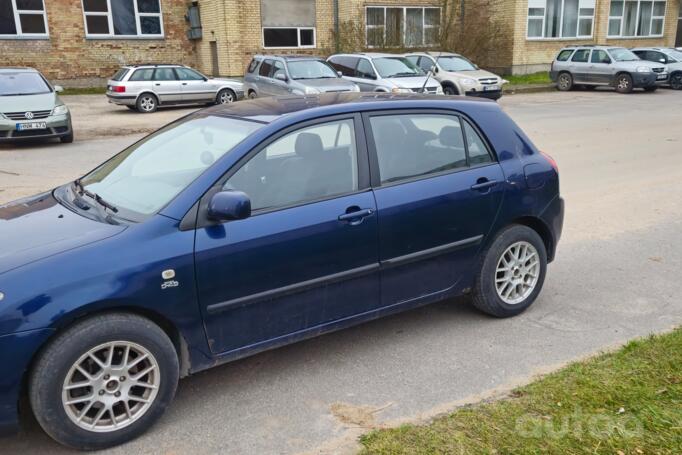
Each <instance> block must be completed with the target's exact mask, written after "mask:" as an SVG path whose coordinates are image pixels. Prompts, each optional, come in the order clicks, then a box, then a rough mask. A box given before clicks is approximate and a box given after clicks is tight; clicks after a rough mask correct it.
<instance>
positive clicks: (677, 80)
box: [632, 47, 682, 90]
mask: <svg viewBox="0 0 682 455" xmlns="http://www.w3.org/2000/svg"><path fill="white" fill-rule="evenodd" d="M632 52H634V53H635V54H637V56H638V57H639V58H641V59H642V60H648V61H650V62H656V63H662V64H664V65H665V66H666V68H667V69H668V74H669V75H670V76H668V83H669V84H670V88H672V89H674V90H682V51H678V50H677V49H674V48H671V47H638V48H636V49H633V50H632Z"/></svg>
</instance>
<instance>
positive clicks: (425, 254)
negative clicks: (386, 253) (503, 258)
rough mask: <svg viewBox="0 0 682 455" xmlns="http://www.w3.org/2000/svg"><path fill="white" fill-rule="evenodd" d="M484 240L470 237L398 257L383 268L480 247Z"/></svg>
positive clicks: (383, 262)
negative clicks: (471, 247) (476, 246)
mask: <svg viewBox="0 0 682 455" xmlns="http://www.w3.org/2000/svg"><path fill="white" fill-rule="evenodd" d="M481 240H483V235H482V234H481V235H477V236H475V237H469V238H468V239H463V240H458V241H457V242H452V243H447V244H445V245H440V246H436V247H433V248H429V249H428V250H421V251H417V252H416V253H410V254H406V255H404V256H397V257H394V258H391V259H386V260H385V261H381V267H382V268H384V267H395V266H398V265H403V264H407V263H410V262H414V261H418V260H421V259H427V258H429V257H432V256H438V255H440V254H445V253H449V252H450V251H455V250H459V249H461V248H466V247H468V246H473V245H478V244H479V243H481Z"/></svg>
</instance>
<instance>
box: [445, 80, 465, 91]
mask: <svg viewBox="0 0 682 455" xmlns="http://www.w3.org/2000/svg"><path fill="white" fill-rule="evenodd" d="M440 85H441V86H442V87H443V88H445V87H452V88H454V89H455V91H456V92H457V93H456V95H461V94H462V90H460V88H459V86H458V85H457V84H455V83H454V82H452V81H450V80H444V81H443V82H441V83H440Z"/></svg>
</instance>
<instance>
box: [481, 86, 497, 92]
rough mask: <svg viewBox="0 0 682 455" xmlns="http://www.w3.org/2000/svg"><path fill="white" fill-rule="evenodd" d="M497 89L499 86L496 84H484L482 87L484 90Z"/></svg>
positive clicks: (491, 90)
mask: <svg viewBox="0 0 682 455" xmlns="http://www.w3.org/2000/svg"><path fill="white" fill-rule="evenodd" d="M499 89H500V87H499V86H497V85H486V86H485V87H483V91H484V92H494V91H496V90H499Z"/></svg>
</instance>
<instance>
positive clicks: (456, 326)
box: [0, 90, 682, 455]
mask: <svg viewBox="0 0 682 455" xmlns="http://www.w3.org/2000/svg"><path fill="white" fill-rule="evenodd" d="M681 103H682V92H670V91H667V90H665V91H659V92H657V93H655V94H633V95H631V96H621V95H617V94H615V93H602V92H591V93H586V92H585V93H581V92H574V93H570V94H565V93H545V94H535V95H523V96H521V95H518V96H513V97H507V98H505V99H503V100H502V104H503V105H504V107H505V109H506V110H507V111H508V112H509V113H510V114H511V115H512V116H513V117H514V118H515V119H516V120H517V121H518V122H519V124H521V125H522V126H523V127H524V129H525V130H526V131H527V132H528V134H529V135H530V136H531V137H532V138H533V139H534V140H535V141H536V143H537V144H538V145H539V146H540V147H541V148H542V149H544V150H545V151H547V152H548V153H550V154H552V155H553V156H554V157H555V158H556V159H557V161H558V162H559V166H560V168H561V178H562V191H563V194H564V197H565V198H566V202H567V213H566V225H565V230H564V237H563V239H562V242H561V244H560V246H559V251H558V258H557V260H556V262H555V263H553V264H552V265H551V266H550V268H549V276H548V279H547V281H546V285H545V289H544V291H543V293H542V294H541V296H540V298H539V299H538V301H537V302H536V304H535V305H534V306H533V307H532V308H531V309H530V310H529V311H527V312H526V313H525V314H523V315H521V316H519V317H517V318H514V319H510V320H497V319H492V318H489V317H486V316H483V315H481V314H479V313H477V312H476V311H474V310H472V309H471V308H470V307H469V306H468V305H467V302H466V301H454V302H446V303H443V304H437V305H433V306H431V307H427V308H422V309H419V310H415V311H410V312H407V313H404V314H401V315H397V316H394V317H391V318H388V319H384V320H381V321H376V322H372V323H369V324H365V325H363V326H360V327H356V328H353V329H349V330H346V331H343V332H339V333H335V334H331V335H327V336H324V337H321V338H318V339H315V340H310V341H306V342H304V343H300V344H297V345H293V346H289V347H286V348H283V349H278V350H275V351H271V352H268V353H265V354H261V355H258V356H256V357H253V358H250V359H246V360H243V361H239V362H236V363H233V364H229V365H225V366H222V367H219V368H217V369H214V370H211V371H207V372H204V373H201V374H199V375H196V376H194V377H191V378H188V379H186V380H184V381H182V382H181V385H180V389H179V392H178V396H177V398H176V400H175V402H174V404H173V405H172V407H171V409H170V410H169V412H168V414H167V415H166V416H165V418H163V420H162V421H161V422H160V423H159V424H158V425H157V426H156V427H155V428H153V430H152V431H151V432H149V433H148V434H146V435H145V436H143V437H141V438H140V439H138V440H137V441H134V442H132V443H130V444H128V445H126V446H124V447H120V448H116V449H114V450H110V451H106V452H102V453H106V454H107V455H109V454H116V455H118V454H121V455H123V454H125V455H127V454H130V453H146V454H181V453H193V454H217V453H221V454H222V453H254V454H289V453H297V452H303V451H309V452H311V453H340V452H349V451H353V449H354V447H355V446H354V441H355V438H356V437H357V436H358V435H359V434H361V433H362V432H364V431H365V429H366V428H369V427H372V426H374V425H381V424H389V425H393V424H396V423H397V422H401V421H420V420H421V419H425V418H428V417H430V416H433V415H435V414H438V413H440V412H443V411H446V410H448V409H452V408H453V407H454V406H456V405H457V404H460V403H464V402H467V401H471V400H476V399H479V398H481V397H485V396H490V395H491V394H495V393H499V392H500V391H503V390H505V389H507V388H508V387H509V386H511V385H514V384H518V383H520V382H524V381H527V380H528V379H529V378H530V377H532V376H533V375H534V374H536V373H538V372H542V371H547V370H548V369H550V368H553V367H556V366H558V365H560V364H562V363H564V362H567V361H570V360H572V359H576V358H579V357H582V356H585V355H589V354H591V353H594V352H597V351H599V350H601V349H604V348H608V347H612V346H615V345H617V344H619V343H622V342H624V341H625V340H627V339H630V338H633V337H638V336H643V335H646V334H648V333H651V332H656V331H663V330H667V329H669V328H671V327H673V326H674V325H679V324H680V323H681V322H682V300H681V299H680V298H679V284H678V283H679V270H680V269H681V268H682V153H680V150H682V130H680V128H679V127H678V125H680V124H682V109H680V107H679V106H680V105H681ZM130 140H131V139H130V138H120V139H119V138H117V139H109V140H106V141H93V142H87V143H80V144H78V143H76V144H74V145H72V146H70V147H61V146H56V147H43V148H22V149H20V150H15V151H8V150H0V170H4V171H11V172H16V173H19V174H21V175H19V176H11V175H10V176H7V175H6V174H0V182H2V183H1V184H0V187H2V188H5V192H3V193H0V198H3V199H7V195H8V194H11V195H13V196H14V195H18V194H19V193H30V192H32V191H35V190H37V189H38V188H39V187H41V186H42V187H49V186H51V185H53V184H54V183H56V182H58V181H61V180H64V179H65V178H71V177H73V176H75V175H76V174H78V172H81V171H84V170H86V169H88V168H89V167H91V166H92V165H93V164H94V163H96V162H97V161H99V160H100V159H102V158H104V157H106V156H108V155H109V154H111V153H112V152H113V151H114V150H115V149H117V148H120V146H122V145H123V144H125V143H126V142H129V141H130ZM33 166H36V167H35V168H34V167H33ZM9 187H12V188H9ZM0 447H1V448H0V452H2V453H26V454H32V453H41V454H53V453H68V452H67V451H66V450H64V449H61V448H59V447H57V446H56V445H55V444H54V443H52V442H51V441H49V439H48V438H47V437H46V436H45V435H44V434H42V433H41V431H40V430H39V429H38V428H37V426H36V424H35V423H33V422H32V421H30V420H28V421H27V429H26V430H24V432H23V433H22V434H20V435H19V436H17V437H12V438H7V439H4V440H0Z"/></svg>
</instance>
